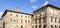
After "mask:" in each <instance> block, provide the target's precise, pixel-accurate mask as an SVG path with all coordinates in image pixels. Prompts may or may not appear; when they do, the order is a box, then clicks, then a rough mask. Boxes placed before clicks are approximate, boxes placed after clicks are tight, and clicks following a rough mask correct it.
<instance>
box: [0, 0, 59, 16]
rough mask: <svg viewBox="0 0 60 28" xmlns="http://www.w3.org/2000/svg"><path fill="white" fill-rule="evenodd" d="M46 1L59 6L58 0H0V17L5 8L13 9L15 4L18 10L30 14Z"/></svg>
mask: <svg viewBox="0 0 60 28" xmlns="http://www.w3.org/2000/svg"><path fill="white" fill-rule="evenodd" d="M48 3H49V4H52V5H54V6H56V7H59V8H60V0H0V17H1V16H2V14H3V13H4V11H5V10H6V9H7V10H14V8H15V7H16V6H17V7H18V10H19V12H25V13H30V14H32V13H33V11H35V10H37V9H38V8H40V7H42V6H44V5H46V4H48Z"/></svg>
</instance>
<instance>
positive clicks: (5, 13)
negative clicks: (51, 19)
mask: <svg viewBox="0 0 60 28" xmlns="http://www.w3.org/2000/svg"><path fill="white" fill-rule="evenodd" d="M7 11H9V12H14V13H20V14H26V15H33V14H29V13H23V12H17V11H12V10H5V12H4V13H3V15H2V17H3V16H4V15H5V14H6V13H7Z"/></svg>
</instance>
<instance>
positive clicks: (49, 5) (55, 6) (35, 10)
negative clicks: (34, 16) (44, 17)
mask: <svg viewBox="0 0 60 28" xmlns="http://www.w3.org/2000/svg"><path fill="white" fill-rule="evenodd" d="M47 6H52V7H54V8H56V9H59V10H60V8H58V7H56V6H54V5H51V4H47V5H45V6H42V7H41V8H39V9H37V10H35V11H33V13H34V12H36V11H38V10H40V9H42V8H44V7H47Z"/></svg>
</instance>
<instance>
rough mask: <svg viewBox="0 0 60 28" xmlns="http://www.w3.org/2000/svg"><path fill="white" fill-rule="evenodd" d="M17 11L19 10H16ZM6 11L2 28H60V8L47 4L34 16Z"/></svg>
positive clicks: (0, 27) (0, 25)
mask: <svg viewBox="0 0 60 28" xmlns="http://www.w3.org/2000/svg"><path fill="white" fill-rule="evenodd" d="M15 9H16V10H17V9H18V8H15ZM16 10H15V11H11V10H6V11H5V12H4V14H3V15H2V19H1V20H0V22H1V23H0V28H60V8H58V7H55V6H53V5H50V4H47V5H45V6H43V7H41V8H39V9H37V10H35V11H34V12H33V14H28V13H23V12H18V10H17V11H16Z"/></svg>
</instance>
